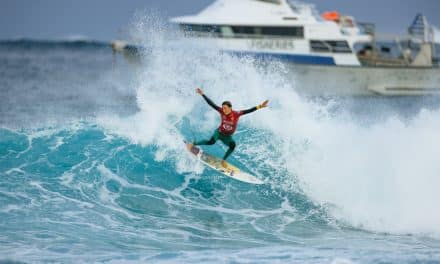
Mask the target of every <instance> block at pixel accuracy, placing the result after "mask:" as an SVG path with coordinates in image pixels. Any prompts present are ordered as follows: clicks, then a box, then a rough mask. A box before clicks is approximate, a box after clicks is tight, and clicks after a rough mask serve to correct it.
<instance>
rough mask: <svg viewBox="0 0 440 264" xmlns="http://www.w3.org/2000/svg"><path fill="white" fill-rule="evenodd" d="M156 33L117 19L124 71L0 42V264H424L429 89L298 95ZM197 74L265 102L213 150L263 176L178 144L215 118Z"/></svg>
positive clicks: (88, 51) (218, 90) (429, 206)
mask: <svg viewBox="0 0 440 264" xmlns="http://www.w3.org/2000/svg"><path fill="white" fill-rule="evenodd" d="M166 30H167V29H164V28H157V27H156V26H154V27H151V26H150V27H146V28H145V24H142V23H141V24H140V25H139V27H138V28H136V29H135V30H134V32H133V34H137V36H139V37H140V41H142V42H143V43H145V45H146V46H148V47H150V48H151V49H149V52H148V53H145V54H143V57H142V60H141V64H140V65H137V66H135V67H134V66H132V65H130V64H128V63H126V62H125V60H124V59H123V58H121V57H116V58H115V57H113V55H112V51H111V48H110V46H109V44H107V43H99V42H91V41H65V42H63V41H57V42H53V41H52V42H49V41H31V40H16V41H3V42H0V76H1V77H0V262H1V263H4V262H8V261H16V262H20V263H21V262H24V263H47V262H54V263H58V262H60V263H91V262H110V263H138V262H144V263H440V210H439V201H440V192H439V186H440V163H439V162H438V157H440V137H439V131H440V110H439V109H440V100H438V99H436V98H431V97H417V98H379V97H369V98H305V97H301V96H298V94H297V92H296V89H297V88H298V86H299V84H296V83H295V82H292V81H291V80H287V79H286V78H285V73H286V72H285V68H284V67H283V65H282V64H278V63H276V62H273V63H265V65H264V66H262V65H260V64H259V63H258V62H256V61H252V60H251V59H243V58H241V59H238V58H233V57H229V56H228V55H225V54H218V53H216V52H212V51H208V50H206V51H205V49H200V47H198V46H194V45H193V44H190V43H186V42H185V41H184V40H180V41H179V42H173V43H169V42H168V41H167V38H166V37H164V32H166ZM142 37H143V38H142ZM200 85H201V86H203V88H204V89H205V92H206V93H207V95H209V96H210V97H211V98H212V99H213V100H215V101H216V102H221V101H223V100H226V99H229V100H231V101H232V102H233V104H234V107H235V108H237V109H239V108H246V107H249V106H253V105H256V104H257V103H260V102H262V101H263V100H265V99H269V100H270V101H271V102H270V108H268V109H264V110H261V111H258V112H256V113H253V114H251V115H248V116H245V117H243V118H242V120H241V121H240V125H239V128H238V131H237V133H236V135H235V136H234V137H235V139H236V141H237V143H238V144H237V149H236V151H235V152H234V154H233V156H232V158H231V162H232V163H234V164H236V165H238V166H240V167H241V168H243V169H244V170H246V171H248V172H250V173H252V174H254V175H256V176H257V177H258V178H260V179H262V180H263V181H264V182H265V184H264V185H261V186H254V185H249V184H245V183H241V182H237V181H234V180H232V179H229V178H226V177H224V176H222V175H219V174H218V173H216V172H214V171H212V170H210V169H208V168H205V167H204V166H202V165H201V164H199V163H198V162H197V161H195V160H194V159H193V158H192V157H191V156H190V155H188V153H187V152H186V150H185V148H184V145H183V144H182V143H181V142H182V140H183V139H194V138H197V139H200V138H207V137H209V136H210V134H211V133H212V132H213V130H214V129H215V127H216V126H217V125H218V116H217V114H216V113H215V112H214V111H212V110H211V109H210V108H209V106H207V105H206V103H205V102H204V101H203V100H202V98H200V97H199V96H198V95H196V94H195V92H194V88H195V87H197V86H200ZM205 149H206V150H207V151H209V152H211V153H213V154H216V155H221V154H222V153H223V152H224V151H225V147H224V146H222V145H221V144H217V145H215V146H211V147H206V148H205Z"/></svg>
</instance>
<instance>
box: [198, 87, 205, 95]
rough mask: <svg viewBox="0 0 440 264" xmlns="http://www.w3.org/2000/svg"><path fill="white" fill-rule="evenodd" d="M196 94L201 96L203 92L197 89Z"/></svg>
mask: <svg viewBox="0 0 440 264" xmlns="http://www.w3.org/2000/svg"><path fill="white" fill-rule="evenodd" d="M196 93H198V94H200V95H203V94H204V93H203V90H202V89H200V88H197V89H196Z"/></svg>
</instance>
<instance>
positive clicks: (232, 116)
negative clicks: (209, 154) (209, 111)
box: [218, 108, 243, 135]
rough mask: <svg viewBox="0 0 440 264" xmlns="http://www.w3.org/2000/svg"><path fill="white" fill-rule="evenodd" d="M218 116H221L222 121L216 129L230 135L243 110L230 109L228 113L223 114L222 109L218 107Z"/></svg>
mask: <svg viewBox="0 0 440 264" xmlns="http://www.w3.org/2000/svg"><path fill="white" fill-rule="evenodd" d="M218 112H219V113H220V116H221V118H222V122H221V124H220V126H219V127H218V130H219V131H220V133H222V134H223V135H232V134H234V132H235V130H236V129H237V124H238V119H240V116H241V115H242V114H243V111H232V112H231V113H229V115H225V114H224V113H223V111H222V109H221V108H220V109H218Z"/></svg>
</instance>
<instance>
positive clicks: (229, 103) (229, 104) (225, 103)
mask: <svg viewBox="0 0 440 264" xmlns="http://www.w3.org/2000/svg"><path fill="white" fill-rule="evenodd" d="M222 105H227V106H229V108H232V104H231V102H229V101H224V102H223V103H222Z"/></svg>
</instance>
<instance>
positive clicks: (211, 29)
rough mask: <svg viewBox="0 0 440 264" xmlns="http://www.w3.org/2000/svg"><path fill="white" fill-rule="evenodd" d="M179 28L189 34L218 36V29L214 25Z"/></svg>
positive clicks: (194, 25) (183, 26)
mask: <svg viewBox="0 0 440 264" xmlns="http://www.w3.org/2000/svg"><path fill="white" fill-rule="evenodd" d="M180 28H181V29H182V30H183V31H184V32H185V33H189V34H197V33H205V34H220V27H219V26H216V25H198V24H181V25H180Z"/></svg>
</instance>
